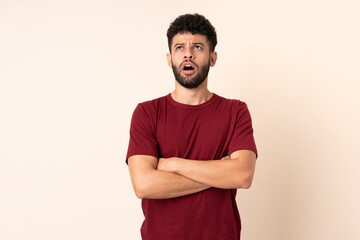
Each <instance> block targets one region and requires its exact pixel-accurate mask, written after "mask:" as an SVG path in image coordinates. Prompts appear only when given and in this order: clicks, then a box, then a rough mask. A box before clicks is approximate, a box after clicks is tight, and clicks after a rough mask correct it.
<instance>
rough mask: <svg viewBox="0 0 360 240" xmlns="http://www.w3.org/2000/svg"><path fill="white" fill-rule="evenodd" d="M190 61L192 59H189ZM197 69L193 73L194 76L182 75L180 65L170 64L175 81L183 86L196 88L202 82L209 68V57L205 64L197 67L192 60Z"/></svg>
mask: <svg viewBox="0 0 360 240" xmlns="http://www.w3.org/2000/svg"><path fill="white" fill-rule="evenodd" d="M191 62H192V61H191ZM192 63H193V64H194V65H195V66H196V67H197V69H198V72H197V73H196V74H195V76H192V77H191V76H185V77H184V76H182V75H181V73H180V71H181V70H180V69H181V68H180V67H181V65H180V66H179V67H176V66H175V65H174V64H172V70H173V73H174V76H175V79H176V81H177V82H178V83H179V84H180V85H181V86H183V87H184V88H188V89H193V88H197V87H198V86H199V85H200V84H202V83H203V82H204V81H205V79H206V78H207V76H208V73H209V70H210V59H209V62H208V64H207V65H203V66H201V67H199V66H198V65H196V64H195V63H194V62H192Z"/></svg>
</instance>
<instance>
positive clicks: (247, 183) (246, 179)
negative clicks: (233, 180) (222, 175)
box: [237, 174, 253, 189]
mask: <svg viewBox="0 0 360 240" xmlns="http://www.w3.org/2000/svg"><path fill="white" fill-rule="evenodd" d="M252 180H253V176H252V175H251V174H239V178H238V180H237V188H242V189H249V188H250V187H251V184H252Z"/></svg>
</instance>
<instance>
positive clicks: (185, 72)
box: [182, 69, 195, 75]
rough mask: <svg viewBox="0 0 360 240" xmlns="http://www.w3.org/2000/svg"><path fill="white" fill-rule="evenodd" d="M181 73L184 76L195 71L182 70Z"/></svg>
mask: <svg viewBox="0 0 360 240" xmlns="http://www.w3.org/2000/svg"><path fill="white" fill-rule="evenodd" d="M182 72H183V73H184V74H185V75H191V74H193V73H194V72H195V69H193V70H182Z"/></svg>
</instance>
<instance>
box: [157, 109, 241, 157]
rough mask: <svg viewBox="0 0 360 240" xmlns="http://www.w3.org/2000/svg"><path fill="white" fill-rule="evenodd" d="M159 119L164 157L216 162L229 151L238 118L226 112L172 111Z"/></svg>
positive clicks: (158, 134)
mask: <svg viewBox="0 0 360 240" xmlns="http://www.w3.org/2000/svg"><path fill="white" fill-rule="evenodd" d="M163 114H164V115H163V116H159V118H158V121H157V127H156V137H157V141H158V146H159V153H160V155H161V156H163V157H174V156H177V157H183V158H194V159H214V158H217V157H221V156H217V155H221V154H222V152H224V151H226V147H227V144H228V142H229V141H230V138H231V134H232V132H233V128H234V121H235V118H234V116H233V114H232V113H231V111H227V110H226V109H221V108H216V109H205V110H186V111H185V110H183V109H180V110H179V109H169V110H167V112H166V113H163Z"/></svg>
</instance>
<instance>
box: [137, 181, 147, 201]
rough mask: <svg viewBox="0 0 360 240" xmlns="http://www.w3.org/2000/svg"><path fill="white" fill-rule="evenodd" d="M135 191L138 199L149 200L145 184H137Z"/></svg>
mask: <svg viewBox="0 0 360 240" xmlns="http://www.w3.org/2000/svg"><path fill="white" fill-rule="evenodd" d="M134 191H135V195H136V197H137V198H139V199H144V198H148V194H147V192H148V191H147V187H146V186H145V185H144V184H137V185H136V186H134Z"/></svg>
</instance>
